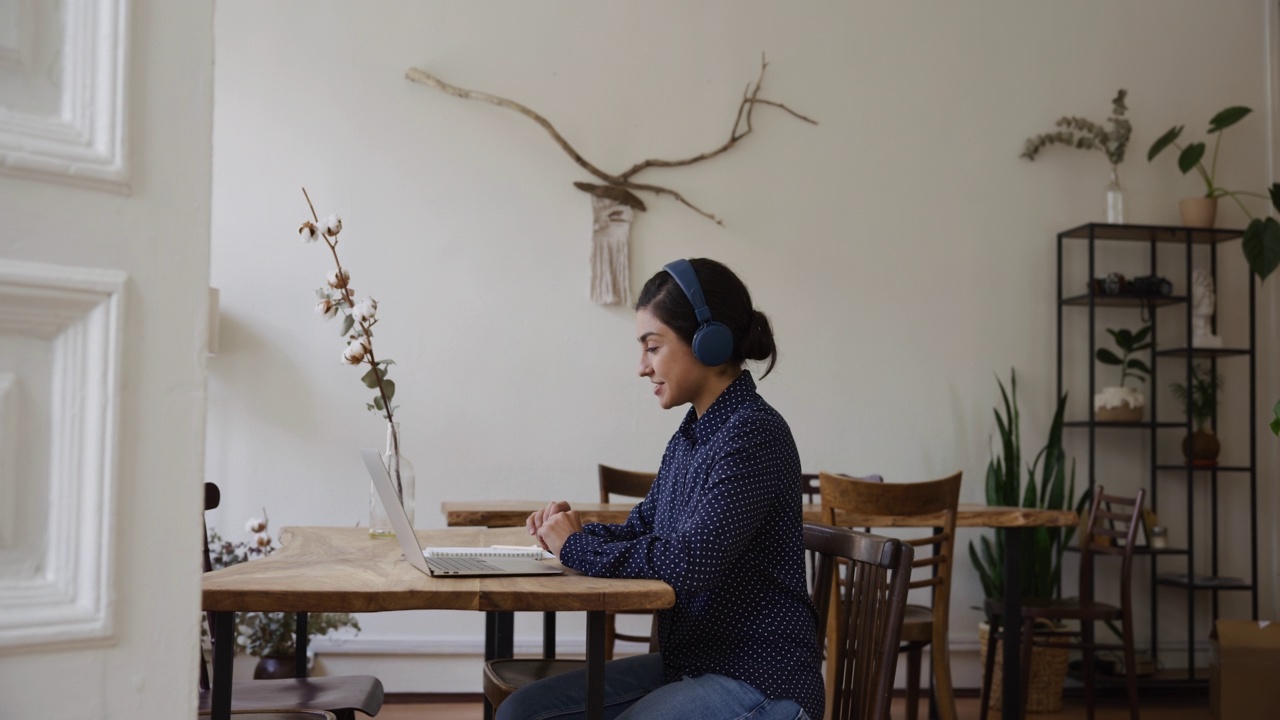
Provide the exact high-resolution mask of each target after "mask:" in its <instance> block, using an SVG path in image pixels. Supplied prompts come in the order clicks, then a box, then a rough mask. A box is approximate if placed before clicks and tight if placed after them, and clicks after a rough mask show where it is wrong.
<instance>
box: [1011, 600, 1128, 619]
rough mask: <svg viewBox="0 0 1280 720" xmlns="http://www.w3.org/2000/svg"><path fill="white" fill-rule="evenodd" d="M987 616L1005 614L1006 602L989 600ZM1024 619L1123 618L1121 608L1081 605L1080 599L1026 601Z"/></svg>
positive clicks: (1109, 605) (1023, 606)
mask: <svg viewBox="0 0 1280 720" xmlns="http://www.w3.org/2000/svg"><path fill="white" fill-rule="evenodd" d="M986 610H987V614H988V615H991V616H993V617H1000V616H1001V615H1003V614H1004V601H1003V600H992V599H988V600H987V602H986ZM1022 617H1024V618H1046V619H1057V620H1115V619H1119V618H1121V617H1122V613H1121V611H1120V608H1119V607H1117V606H1115V605H1111V604H1109V603H1102V602H1093V603H1090V604H1087V605H1085V604H1081V602H1080V598H1074V597H1072V598H1057V599H1035V600H1026V601H1024V602H1023V605H1022Z"/></svg>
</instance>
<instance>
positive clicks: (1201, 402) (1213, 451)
mask: <svg viewBox="0 0 1280 720" xmlns="http://www.w3.org/2000/svg"><path fill="white" fill-rule="evenodd" d="M1222 382H1223V380H1222V376H1221V375H1214V374H1213V371H1212V370H1211V369H1209V368H1206V367H1203V366H1202V365H1200V363H1194V364H1193V365H1192V366H1191V385H1190V386H1187V385H1183V384H1182V383H1170V384H1169V389H1170V390H1172V391H1173V396H1174V398H1176V399H1177V400H1178V403H1179V404H1180V405H1181V406H1182V411H1183V412H1184V413H1186V414H1188V415H1190V416H1191V419H1192V421H1193V422H1194V424H1195V431H1194V432H1193V433H1192V434H1191V435H1188V436H1187V437H1185V438H1183V439H1182V456H1183V457H1184V458H1186V459H1187V461H1188V462H1190V463H1191V464H1192V465H1217V464H1218V452H1219V450H1220V449H1221V446H1220V444H1219V443H1218V437H1217V436H1216V435H1214V433H1213V430H1211V429H1209V427H1208V425H1209V420H1210V419H1211V418H1212V417H1213V415H1214V413H1216V412H1217V410H1218V391H1219V390H1220V389H1222Z"/></svg>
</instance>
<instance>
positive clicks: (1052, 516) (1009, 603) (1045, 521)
mask: <svg viewBox="0 0 1280 720" xmlns="http://www.w3.org/2000/svg"><path fill="white" fill-rule="evenodd" d="M545 504H546V503H543V502H538V501H533V500H489V501H473V502H446V503H441V509H442V510H443V511H444V516H445V520H446V522H447V523H448V524H449V525H450V526H481V527H510V526H513V525H516V526H523V525H524V521H525V518H527V517H528V516H529V513H531V512H533V511H534V510H537V509H538V508H541V507H542V506H544V505H545ZM570 505H571V506H572V507H573V509H574V510H577V511H578V513H579V515H580V516H581V517H582V521H583V522H601V523H621V522H625V521H626V519H627V515H629V514H630V513H631V508H633V507H634V506H635V503H598V502H596V503H570ZM821 511H822V506H821V505H805V506H804V519H805V521H806V522H821V519H822V513H821ZM836 522H837V524H839V525H844V526H848V527H871V528H883V527H936V526H938V525H941V520H940V518H936V519H935V518H934V517H932V516H916V517H910V518H907V517H898V516H865V515H852V514H850V515H844V514H843V513H842V514H840V515H837V516H836ZM1079 522H1080V518H1079V516H1077V515H1076V514H1075V513H1074V512H1073V511H1070V510H1037V509H1034V508H1021V507H997V506H993V505H974V504H968V503H964V504H961V505H960V508H959V511H958V512H957V513H956V525H957V526H958V527H989V528H1000V529H1001V532H1003V533H1004V548H1005V550H1004V590H1005V597H1004V617H1005V618H1009V619H1011V620H1013V621H1012V622H1006V623H1005V624H1004V660H1003V663H1002V666H1003V668H1004V682H1003V688H1002V693H1001V703H1002V707H1003V712H1002V715H1003V717H1004V718H1005V719H1006V720H1013V719H1015V718H1019V717H1020V715H1021V713H1020V709H1021V708H1022V664H1021V662H1020V661H1019V657H1018V653H1019V649H1020V648H1021V646H1022V623H1021V622H1019V621H1017V618H1021V617H1022V544H1023V542H1024V540H1023V536H1024V535H1025V533H1026V531H1027V530H1028V529H1030V528H1035V527H1074V526H1075V525H1076V524H1078V523H1079ZM524 537H525V539H526V540H527V539H528V536H527V535H526V536H524ZM958 547H959V546H958V545H957V548H958Z"/></svg>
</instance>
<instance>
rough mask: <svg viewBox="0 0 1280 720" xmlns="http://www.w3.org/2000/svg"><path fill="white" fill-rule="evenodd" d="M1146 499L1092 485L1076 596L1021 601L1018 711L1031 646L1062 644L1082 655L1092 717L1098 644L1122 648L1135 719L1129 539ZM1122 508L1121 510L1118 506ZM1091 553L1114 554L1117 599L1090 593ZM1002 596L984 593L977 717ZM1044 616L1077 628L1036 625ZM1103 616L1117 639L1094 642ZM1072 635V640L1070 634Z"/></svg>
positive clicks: (1103, 647) (989, 673)
mask: <svg viewBox="0 0 1280 720" xmlns="http://www.w3.org/2000/svg"><path fill="white" fill-rule="evenodd" d="M1145 499H1146V490H1143V489H1139V490H1138V494H1137V496H1136V497H1132V498H1128V497H1121V496H1118V495H1107V494H1106V492H1105V491H1104V490H1103V487H1102V486H1101V485H1098V486H1095V487H1094V490H1093V505H1092V507H1091V508H1090V510H1089V521H1088V522H1087V523H1086V524H1085V531H1084V535H1083V536H1081V538H1080V585H1079V593H1080V594H1079V597H1074V598H1061V599H1044V600H1030V599H1029V600H1026V601H1024V602H1023V606H1022V618H1021V620H1022V625H1023V627H1022V650H1021V658H1022V680H1023V690H1022V698H1023V703H1024V704H1023V706H1022V713H1021V715H1022V717H1026V712H1027V708H1026V704H1025V703H1026V698H1027V679H1028V678H1029V677H1030V676H1031V672H1030V665H1031V648H1033V647H1036V646H1050V647H1059V648H1060V647H1068V648H1077V649H1079V650H1081V651H1082V653H1083V656H1084V657H1083V659H1084V663H1083V665H1084V667H1083V670H1084V698H1085V706H1086V708H1087V712H1088V717H1089V720H1093V670H1094V653H1095V652H1097V651H1098V650H1122V651H1123V652H1124V670H1125V684H1126V686H1127V689H1128V696H1129V717H1130V718H1131V719H1132V720H1138V678H1137V675H1136V674H1135V670H1134V662H1135V658H1134V649H1133V593H1132V590H1131V580H1132V575H1133V545H1134V540H1135V539H1136V538H1137V534H1138V524H1139V523H1141V522H1142V503H1143V501H1144V500H1145ZM1118 510H1122V511H1118ZM1097 555H1118V556H1120V558H1121V560H1120V568H1119V571H1120V574H1119V578H1118V581H1119V584H1120V605H1119V607H1117V606H1115V605H1110V604H1107V603H1102V602H1098V601H1097V600H1095V599H1094V583H1093V576H1094V558H1095V557H1096V556H1097ZM1002 603H1003V601H1002V600H1000V599H998V598H989V599H988V600H987V602H986V612H987V617H988V621H989V623H990V625H991V636H990V640H989V641H988V643H989V644H988V648H989V650H988V652H987V664H986V667H985V668H983V680H982V710H981V713H980V716H981V718H982V720H986V718H987V703H988V701H989V697H988V695H989V694H990V690H989V688H990V687H991V676H992V674H993V673H994V672H995V656H996V653H995V652H994V648H995V644H994V643H995V641H996V639H997V638H998V637H1000V636H1001V635H1003V633H1002V632H1000V621H1001V614H1002V613H1003V610H1004V605H1003V604H1002ZM1041 619H1043V620H1048V621H1050V622H1052V623H1054V624H1055V625H1056V626H1060V627H1065V626H1063V625H1062V623H1063V622H1065V621H1072V620H1074V621H1078V622H1079V623H1080V629H1079V630H1056V631H1043V630H1042V631H1036V632H1033V630H1034V628H1035V622H1036V620H1041ZM1098 622H1106V623H1116V622H1119V623H1120V624H1121V633H1120V636H1121V641H1120V643H1119V644H1116V643H1099V642H1096V640H1095V635H1094V632H1095V628H1094V623H1098ZM1076 638H1078V640H1077V639H1076Z"/></svg>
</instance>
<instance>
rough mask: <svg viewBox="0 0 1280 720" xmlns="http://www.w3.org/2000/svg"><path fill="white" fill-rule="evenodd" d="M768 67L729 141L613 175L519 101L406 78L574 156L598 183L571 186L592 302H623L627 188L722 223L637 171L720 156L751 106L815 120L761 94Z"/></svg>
mask: <svg viewBox="0 0 1280 720" xmlns="http://www.w3.org/2000/svg"><path fill="white" fill-rule="evenodd" d="M768 67H769V64H768V63H767V62H765V61H764V58H763V57H762V58H761V61H760V77H758V78H757V79H756V81H755V84H754V85H752V84H751V83H748V84H747V88H746V90H745V91H744V92H743V95H742V101H741V102H740V103H739V104H738V114H737V117H736V118H735V119H734V123H733V129H732V131H731V132H730V133H729V139H728V140H726V141H725V142H724V144H723V145H721V146H719V147H717V148H715V149H714V150H710V151H708V152H705V153H702V154H701V155H695V156H693V157H689V158H684V159H682V160H660V159H657V158H654V159H650V160H644V161H641V162H638V163H636V164H635V165H632V166H631V167H629V168H627V169H626V170H625V171H623V172H622V173H619V174H617V175H610V174H609V173H607V172H605V171H603V170H601V169H600V168H598V167H596V166H595V165H592V164H591V163H590V162H588V161H587V159H586V158H584V157H582V156H581V155H579V154H578V151H577V150H574V149H573V146H572V145H570V144H569V142H568V141H567V140H565V139H564V137H563V136H562V135H561V134H560V133H559V132H558V131H557V130H556V129H555V127H554V126H553V125H552V124H551V122H550V121H548V120H547V119H546V118H544V117H543V116H541V115H539V114H538V113H536V112H534V111H533V110H531V109H529V108H527V107H525V106H524V105H521V104H520V103H518V102H515V101H513V100H508V99H506V98H502V97H498V96H497V95H490V94H488V93H483V92H478V91H475V90H467V89H464V88H460V87H457V86H455V85H450V84H449V83H447V82H445V81H443V80H441V79H440V78H438V77H436V76H434V75H432V74H430V73H428V72H426V71H425V70H419V69H418V68H409V70H408V71H407V72H406V73H405V77H406V78H408V79H410V80H412V81H413V82H417V83H422V84H423V85H426V86H428V87H433V88H435V89H436V90H439V91H441V92H445V93H448V94H450V95H453V96H456V97H460V98H465V99H467V100H480V101H482V102H487V103H490V104H493V105H497V106H499V107H504V108H507V109H509V110H515V111H516V112H518V113H520V114H521V115H524V116H525V117H527V118H529V119H530V120H533V121H534V122H536V123H538V124H539V125H541V126H542V129H544V130H546V131H547V132H548V133H550V135H551V137H552V139H554V140H555V141H556V144H558V145H559V146H560V148H561V149H562V150H564V151H565V152H566V153H568V155H569V157H571V158H573V161H574V162H576V163H577V164H578V165H579V166H581V167H582V168H583V169H584V170H586V171H587V172H589V173H591V174H592V175H593V176H595V177H596V178H597V179H599V180H600V181H601V182H602V183H603V184H597V183H588V182H575V183H574V184H573V185H574V187H576V188H578V189H579V190H582V191H583V192H586V193H589V194H590V195H591V212H592V233H591V300H592V301H594V302H595V303H597V304H599V305H625V304H628V303H629V302H630V295H631V291H630V277H631V271H630V268H629V267H628V262H627V258H628V255H629V254H630V252H629V244H630V240H631V223H632V221H633V220H634V219H635V213H636V211H637V210H640V211H643V210H644V209H645V207H644V202H642V201H641V200H640V198H639V197H637V196H636V195H635V193H633V192H631V191H632V190H636V191H643V192H651V193H654V194H656V195H666V196H668V197H672V198H675V199H676V200H677V201H679V202H680V203H682V204H683V205H685V206H686V207H688V208H689V209H691V210H693V211H694V212H696V213H698V214H699V215H702V216H703V217H705V218H707V219H708V220H711V221H713V222H715V223H716V224H718V225H724V222H723V221H722V220H721V219H720V218H718V217H716V216H715V215H713V214H711V213H709V212H707V211H705V210H703V209H701V208H699V207H698V206H696V205H694V204H693V203H691V202H689V201H688V200H687V199H685V197H684V196H683V195H681V194H680V193H678V192H676V191H675V190H672V189H670V188H667V187H663V186H661V185H652V184H648V183H640V182H636V181H635V176H636V175H639V174H640V173H641V172H643V171H645V170H648V169H649V168H674V167H682V166H685V165H693V164H694V163H698V162H702V161H703V160H710V159H711V158H713V157H715V156H717V155H720V154H721V153H723V152H725V151H726V150H728V149H729V148H731V147H733V146H734V145H735V144H736V143H737V142H738V141H739V140H741V139H742V138H744V137H746V136H747V135H750V134H751V114H752V112H753V111H754V110H755V107H756V105H768V106H771V107H775V108H779V109H781V110H785V111H786V112H787V113H789V114H790V115H792V116H793V117H796V118H798V119H800V120H803V121H805V122H807V123H811V124H813V125H817V124H818V123H817V121H815V120H812V119H810V118H807V117H805V116H804V115H801V114H800V113H798V112H796V111H794V110H792V109H791V108H789V107H787V106H786V105H783V104H782V103H780V102H776V101H773V100H766V99H764V98H762V97H760V85H761V83H763V82H764V71H765V69H766V68H768Z"/></svg>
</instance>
